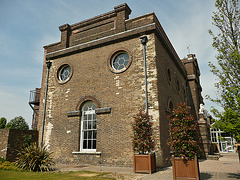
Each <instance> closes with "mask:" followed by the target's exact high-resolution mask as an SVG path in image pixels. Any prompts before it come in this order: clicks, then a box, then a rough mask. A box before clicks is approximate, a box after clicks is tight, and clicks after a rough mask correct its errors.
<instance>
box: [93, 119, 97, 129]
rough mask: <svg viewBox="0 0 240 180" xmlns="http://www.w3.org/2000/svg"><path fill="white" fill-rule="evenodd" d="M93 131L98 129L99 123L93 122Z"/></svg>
mask: <svg viewBox="0 0 240 180" xmlns="http://www.w3.org/2000/svg"><path fill="white" fill-rule="evenodd" d="M93 129H97V121H93Z"/></svg>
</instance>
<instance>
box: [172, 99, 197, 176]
mask: <svg viewBox="0 0 240 180" xmlns="http://www.w3.org/2000/svg"><path fill="white" fill-rule="evenodd" d="M189 111H190V107H188V106H186V104H184V103H179V104H178V106H177V108H176V109H174V110H173V112H172V114H171V115H170V123H169V126H170V136H169V140H168V144H169V146H170V149H171V151H172V153H173V156H172V167H173V179H178V178H184V179H199V165H198V159H197V156H199V155H200V154H201V148H200V135H199V131H198V125H197V121H196V120H194V118H193V116H192V115H190V114H189Z"/></svg>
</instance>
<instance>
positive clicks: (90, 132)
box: [88, 131, 92, 139]
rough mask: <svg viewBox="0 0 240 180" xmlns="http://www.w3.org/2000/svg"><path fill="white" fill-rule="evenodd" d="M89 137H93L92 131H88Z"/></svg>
mask: <svg viewBox="0 0 240 180" xmlns="http://www.w3.org/2000/svg"><path fill="white" fill-rule="evenodd" d="M88 139H92V131H88Z"/></svg>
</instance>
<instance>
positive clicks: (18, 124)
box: [6, 116, 29, 130]
mask: <svg viewBox="0 0 240 180" xmlns="http://www.w3.org/2000/svg"><path fill="white" fill-rule="evenodd" d="M6 128H7V129H20V130H28V129H29V127H28V124H27V122H26V121H25V119H24V118H23V117H22V116H18V117H15V118H14V119H12V120H11V121H9V123H7V125H6Z"/></svg>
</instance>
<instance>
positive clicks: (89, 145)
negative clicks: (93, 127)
mask: <svg viewBox="0 0 240 180" xmlns="http://www.w3.org/2000/svg"><path fill="white" fill-rule="evenodd" d="M87 147H88V149H92V142H91V140H88V146H87Z"/></svg>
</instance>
